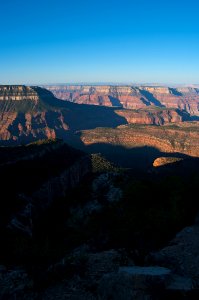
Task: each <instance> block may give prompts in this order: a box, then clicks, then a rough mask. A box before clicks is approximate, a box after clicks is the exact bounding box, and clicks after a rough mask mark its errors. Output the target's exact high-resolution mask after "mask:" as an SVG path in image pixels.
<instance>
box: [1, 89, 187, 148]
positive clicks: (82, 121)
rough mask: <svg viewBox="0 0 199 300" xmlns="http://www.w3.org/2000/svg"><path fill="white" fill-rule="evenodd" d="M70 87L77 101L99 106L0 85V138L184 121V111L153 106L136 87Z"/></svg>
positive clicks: (17, 140)
mask: <svg viewBox="0 0 199 300" xmlns="http://www.w3.org/2000/svg"><path fill="white" fill-rule="evenodd" d="M70 88H71V90H74V94H73V95H72V97H73V96H74V95H80V94H81V97H80V98H81V99H80V98H78V99H79V100H78V101H77V102H78V103H81V102H83V103H89V104H96V101H98V104H100V106H99V105H95V106H94V105H78V104H76V103H71V102H69V101H62V100H59V99H57V98H55V97H54V96H53V94H52V93H51V92H49V91H48V90H46V89H42V88H38V87H32V88H30V87H25V86H0V140H1V141H5V143H4V144H6V141H7V143H8V144H9V143H11V142H12V143H13V144H19V143H29V142H31V141H35V140H38V139H44V138H56V137H58V138H59V137H60V138H65V137H66V135H68V133H69V132H72V133H74V132H75V131H77V130H84V129H93V128H96V127H117V126H119V125H122V124H153V125H162V124H165V123H170V122H172V123H173V122H181V121H184V117H183V114H184V113H183V112H182V111H180V110H177V109H166V108H164V107H156V106H155V105H154V104H153V105H152V104H151V105H149V106H147V105H148V104H149V101H148V100H147V99H146V97H145V96H143V97H145V100H143V99H144V98H143V97H141V93H140V91H139V90H138V88H134V89H132V88H130V87H108V86H104V87H101V86H100V87H95V88H94V87H87V86H84V87H70ZM67 89H68V87H66V88H65V89H64V91H66V92H68V91H67ZM76 89H77V90H76ZM55 90H56V88H55ZM70 93H71V92H70ZM86 93H87V94H86ZM78 97H79V96H78ZM88 97H89V98H88ZM96 97H97V98H96ZM118 97H119V98H118ZM140 97H141V100H140ZM123 98H125V100H124V99H123ZM71 99H72V98H71ZM85 99H87V100H85ZM96 99H98V100H96ZM118 99H120V100H118ZM122 99H123V100H122ZM127 99H130V100H129V101H130V102H128V101H127ZM147 101H148V102H147ZM151 103H152V102H151ZM105 106H119V107H121V106H124V107H129V108H131V107H133V108H136V109H134V110H132V109H128V110H127V109H124V108H121V109H118V108H113V107H105ZM140 107H143V108H140Z"/></svg>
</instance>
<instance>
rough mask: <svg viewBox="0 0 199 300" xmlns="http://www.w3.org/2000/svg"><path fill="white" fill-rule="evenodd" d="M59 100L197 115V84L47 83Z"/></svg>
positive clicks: (198, 93) (198, 92)
mask: <svg viewBox="0 0 199 300" xmlns="http://www.w3.org/2000/svg"><path fill="white" fill-rule="evenodd" d="M46 88H47V89H48V90H50V91H52V93H53V94H54V95H55V96H56V97H57V98H59V99H63V100H67V101H71V102H74V103H81V104H82V103H83V104H94V105H105V106H115V107H123V108H127V109H140V108H146V107H148V106H157V107H166V108H175V109H176V108H177V109H180V110H185V111H186V112H188V113H189V114H191V115H195V116H198V115H199V110H198V106H199V89H198V88H197V87H178V88H169V87H151V86H150V87H147V86H78V85H65V86H63V85H62V86H46Z"/></svg>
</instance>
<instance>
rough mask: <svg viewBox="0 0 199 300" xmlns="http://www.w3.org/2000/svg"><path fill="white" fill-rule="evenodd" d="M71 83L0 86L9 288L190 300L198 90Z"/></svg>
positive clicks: (52, 295)
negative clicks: (66, 87) (63, 88)
mask: <svg viewBox="0 0 199 300" xmlns="http://www.w3.org/2000/svg"><path fill="white" fill-rule="evenodd" d="M70 89H72V87H70ZM77 89H79V92H78V91H77ZM82 89H83V92H84V93H85V94H86V95H84V96H85V97H83V98H81V95H80V94H81V93H82ZM74 90H75V91H74V93H73V92H71V91H70V93H72V95H71V94H70V97H71V99H58V98H63V97H65V96H63V95H61V94H60V95H58V94H57V95H56V93H55V91H54V92H53V93H54V95H53V93H52V92H51V91H49V90H47V89H45V88H43V87H37V86H32V87H26V86H0V145H1V147H0V154H1V155H0V170H1V173H0V179H1V184H2V188H1V196H2V197H1V199H2V200H1V201H0V208H1V209H0V211H1V218H0V236H1V249H0V298H2V299H15V298H17V299H18V298H19V299H36V298H38V297H39V298H41V299H48V300H49V299H56V298H60V299H63V298H65V295H66V299H98V298H99V297H103V299H110V298H111V297H112V296H113V297H114V299H119V300H121V299H132V297H131V295H134V296H135V299H143V297H144V298H146V297H150V299H166V298H164V297H165V295H166V297H167V296H168V295H169V296H170V295H171V296H176V295H177V296H181V295H182V293H183V297H185V299H190V297H191V296H192V295H193V294H194V293H198V289H197V286H198V285H199V281H198V256H199V255H198V251H197V249H198V248H197V247H198V241H197V240H198V239H197V234H198V223H195V224H193V223H194V219H195V218H196V217H197V216H196V214H197V212H198V210H199V205H198V201H196V198H195V194H196V193H197V190H198V178H199V176H198V166H199V142H198V141H199V122H198V111H197V109H198V108H197V101H198V100H197V97H198V96H197V95H198V90H197V88H184V89H182V88H178V89H174V88H166V87H161V88H159V87H156V88H155V87H139V88H138V87H137V88H132V87H110V86H105V87H101V86H100V87H92V89H91V87H86V86H84V87H78V88H77V87H76V86H74ZM92 93H93V94H92ZM132 93H134V95H132ZM90 94H92V95H93V97H91V98H86V97H88V96H89V95H90ZM74 95H76V96H75V97H77V98H76V100H74V99H75V98H72V97H73V96H74ZM92 95H90V96H92ZM186 95H187V96H186ZM55 96H56V97H55ZM90 96H89V97H90ZM100 97H101V98H100ZM110 97H112V98H110ZM80 98H81V99H80ZM113 98H114V99H113ZM141 98H142V99H141ZM78 99H79V100H78ZM83 99H84V101H83ZM85 99H92V101H93V103H92V104H91V103H90V102H89V101H87V100H85ZM110 99H111V100H110ZM78 101H79V102H81V101H83V102H82V103H78ZM111 101H112V102H111ZM122 101H123V102H122ZM89 103H90V104H91V105H88V104H89ZM125 106H126V107H125ZM71 146H73V147H71ZM190 224H191V225H192V227H187V229H186V228H185V229H184V230H183V231H182V232H181V233H180V238H177V239H174V243H175V241H177V244H174V246H172V247H170V246H168V245H169V241H170V240H172V239H173V238H174V236H175V235H176V233H177V232H180V231H181V230H182V229H183V228H184V227H186V226H190ZM190 233H191V238H190ZM190 239H194V243H193V245H192V246H191V247H190V245H191V244H190ZM10 245H12V247H10ZM161 249H162V250H161ZM189 253H191V256H190V255H189ZM178 257H180V261H179V260H178ZM195 257H196V259H195ZM170 260H172V261H170ZM194 265H196V266H195V268H192V266H194ZM113 287H114V290H115V287H117V288H116V292H115V293H114V292H113ZM154 294H155V298H153V297H154ZM129 295H130V298H127V296H129ZM196 295H197V298H198V294H196ZM156 296H157V297H156ZM158 297H159V298H158Z"/></svg>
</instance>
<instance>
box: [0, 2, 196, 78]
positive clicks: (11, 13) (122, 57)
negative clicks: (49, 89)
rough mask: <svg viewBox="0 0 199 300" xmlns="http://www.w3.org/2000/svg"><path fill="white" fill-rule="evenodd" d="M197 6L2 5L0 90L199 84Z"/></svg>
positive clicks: (60, 3) (175, 4)
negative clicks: (57, 85) (65, 85)
mask: <svg viewBox="0 0 199 300" xmlns="http://www.w3.org/2000/svg"><path fill="white" fill-rule="evenodd" d="M198 11H199V2H198V1H197V0H189V1H183V0H181V1H178V0H167V1H161V0H159V1H157V0H148V1H147V0H122V1H118V0H106V1H105V0H99V1H96V0H92V1H91V0H82V1H81V0H73V1H69V0H34V1H33V0H7V1H1V5H0V84H53V83H83V82H87V83H93V82H95V83H100V82H111V83H124V84H125V83H128V84H130V83H166V84H167V83H168V84H191V83H193V84H194V83H195V84H198V83H199V17H198Z"/></svg>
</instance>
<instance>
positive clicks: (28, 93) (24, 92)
mask: <svg viewBox="0 0 199 300" xmlns="http://www.w3.org/2000/svg"><path fill="white" fill-rule="evenodd" d="M5 100H12V101H22V100H30V101H34V102H35V103H37V102H38V100H39V97H38V95H37V93H36V92H35V91H34V90H33V89H32V88H31V87H26V86H23V85H21V86H20V85H2V86H0V101H5Z"/></svg>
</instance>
